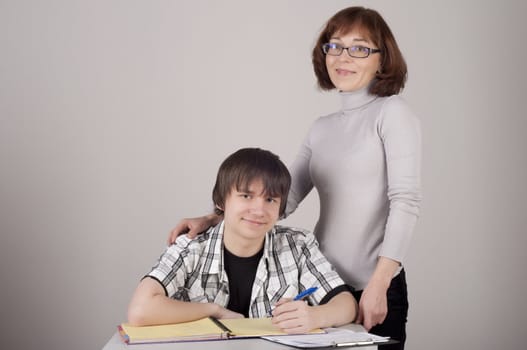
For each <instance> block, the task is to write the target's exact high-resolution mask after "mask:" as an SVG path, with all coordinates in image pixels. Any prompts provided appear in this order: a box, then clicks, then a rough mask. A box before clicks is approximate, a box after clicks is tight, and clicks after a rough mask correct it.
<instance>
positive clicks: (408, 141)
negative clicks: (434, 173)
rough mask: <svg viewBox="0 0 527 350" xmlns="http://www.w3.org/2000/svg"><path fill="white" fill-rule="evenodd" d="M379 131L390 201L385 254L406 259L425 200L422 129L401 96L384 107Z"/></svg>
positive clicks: (397, 258)
mask: <svg viewBox="0 0 527 350" xmlns="http://www.w3.org/2000/svg"><path fill="white" fill-rule="evenodd" d="M378 132H379V135H380V137H381V139H382V142H383V145H384V151H385V156H386V169H387V181H388V190H387V195H388V200H389V202H390V207H389V214H388V219H387V222H386V228H385V234H384V241H383V244H382V248H381V251H380V254H379V255H381V256H385V257H388V258H390V259H393V260H396V261H399V262H402V261H403V259H404V257H405V255H406V252H407V250H408V247H409V245H410V241H411V237H412V234H413V231H414V227H415V224H416V222H417V218H418V216H419V209H420V202H421V129H420V123H419V120H418V119H417V118H416V116H415V115H414V114H413V113H412V112H411V111H410V109H409V108H408V106H407V105H406V103H405V102H404V101H403V100H402V99H401V98H400V97H399V96H392V97H391V98H389V99H388V100H387V102H386V104H385V105H384V106H383V109H382V112H381V115H380V120H379V124H378Z"/></svg>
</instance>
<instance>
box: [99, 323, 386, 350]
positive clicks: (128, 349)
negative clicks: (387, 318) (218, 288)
mask: <svg viewBox="0 0 527 350" xmlns="http://www.w3.org/2000/svg"><path fill="white" fill-rule="evenodd" d="M342 328H349V329H352V330H354V331H364V328H363V327H362V326H361V325H357V324H353V323H352V324H349V325H346V326H342ZM169 349H170V350H193V349H196V350H212V349H214V350H248V349H250V350H283V349H294V348H291V347H288V346H285V345H280V344H276V343H272V342H270V341H267V340H263V339H259V338H250V339H229V340H217V341H199V342H182V343H162V344H134V345H126V344H125V343H124V342H123V341H122V340H121V337H120V336H119V333H118V332H115V333H114V335H113V336H112V338H110V340H109V341H108V343H106V345H105V346H104V347H103V348H102V350H169ZM359 349H361V350H376V349H377V346H364V347H360V348H359Z"/></svg>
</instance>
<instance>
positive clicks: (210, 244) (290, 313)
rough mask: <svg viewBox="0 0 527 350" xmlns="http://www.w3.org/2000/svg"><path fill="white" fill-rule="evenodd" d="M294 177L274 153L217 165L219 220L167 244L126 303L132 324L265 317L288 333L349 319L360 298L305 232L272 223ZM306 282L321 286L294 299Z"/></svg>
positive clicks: (241, 155)
mask: <svg viewBox="0 0 527 350" xmlns="http://www.w3.org/2000/svg"><path fill="white" fill-rule="evenodd" d="M290 183H291V177H290V175H289V172H288V170H287V168H286V167H285V165H284V164H283V163H282V162H281V161H280V159H279V158H278V157H277V156H276V155H274V154H273V153H271V152H269V151H265V150H261V149H258V148H246V149H241V150H239V151H237V152H235V153H233V154H232V155H230V156H229V157H228V158H227V159H226V160H225V161H224V162H223V163H222V165H221V166H220V169H219V170H218V175H217V178H216V184H215V186H214V190H213V201H214V205H215V207H216V210H217V211H218V213H223V216H224V219H223V221H222V222H220V223H219V224H218V225H217V226H214V227H211V228H209V229H208V230H207V231H206V232H204V233H203V234H201V235H199V236H198V237H197V238H195V239H192V240H191V239H189V238H188V237H186V236H185V235H181V236H180V237H178V239H177V240H176V242H175V243H174V244H173V245H171V246H170V247H168V248H167V250H166V251H165V252H164V254H163V255H162V256H161V257H160V258H159V261H158V263H157V265H156V266H155V267H154V268H153V269H152V271H151V272H150V273H149V274H148V275H147V276H145V278H143V279H142V281H141V282H140V284H139V286H138V287H137V289H136V291H135V293H134V295H133V297H132V301H131V303H130V306H129V308H128V321H129V323H131V324H133V325H139V326H140V325H155V324H167V323H178V322H186V321H192V320H197V319H200V318H203V317H208V316H213V317H216V318H236V317H244V316H245V317H266V316H267V315H270V314H271V313H272V316H273V322H274V323H275V324H276V325H277V326H278V327H280V328H281V329H282V330H284V331H285V332H288V333H300V332H306V331H309V330H311V329H314V328H319V327H330V326H339V325H342V324H346V323H349V322H352V321H353V320H354V319H355V317H356V313H357V304H356V301H355V299H354V297H353V296H352V294H351V293H350V287H348V286H347V285H345V283H344V282H343V281H342V279H341V278H340V277H339V276H338V274H337V273H336V271H335V270H334V269H333V267H332V266H331V265H330V263H329V262H328V261H327V260H326V258H325V257H324V256H323V255H322V253H321V252H320V251H319V249H318V243H317V242H316V240H315V237H314V236H313V235H312V234H311V233H309V232H306V231H301V230H298V229H293V228H288V227H284V226H277V225H275V224H276V221H277V220H278V218H279V217H280V215H282V214H283V212H284V210H285V206H286V202H287V194H288V191H289V186H290ZM310 287H318V289H317V290H316V291H315V292H314V293H313V294H311V295H310V296H309V297H307V298H306V299H305V300H307V302H308V303H306V302H305V301H303V300H298V301H293V300H292V298H293V297H294V296H296V295H297V294H298V293H300V292H302V291H305V290H306V289H308V288H310Z"/></svg>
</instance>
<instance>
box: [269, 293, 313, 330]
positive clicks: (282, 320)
mask: <svg viewBox="0 0 527 350" xmlns="http://www.w3.org/2000/svg"><path fill="white" fill-rule="evenodd" d="M272 315H273V320H272V322H273V324H275V325H276V326H277V327H278V328H280V329H281V330H282V331H284V332H286V333H291V334H293V333H307V332H309V331H310V330H312V329H315V328H318V326H317V324H318V323H317V319H316V318H317V312H316V310H315V308H313V307H311V306H309V305H308V304H307V303H306V302H305V301H302V300H297V301H292V299H290V298H284V299H280V300H279V301H278V303H276V306H275V308H274V310H273V312H272Z"/></svg>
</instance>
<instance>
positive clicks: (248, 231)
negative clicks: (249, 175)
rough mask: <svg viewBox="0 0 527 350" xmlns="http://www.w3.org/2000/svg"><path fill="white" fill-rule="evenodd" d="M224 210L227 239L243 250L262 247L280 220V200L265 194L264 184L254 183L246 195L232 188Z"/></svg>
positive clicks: (256, 181) (250, 185)
mask: <svg viewBox="0 0 527 350" xmlns="http://www.w3.org/2000/svg"><path fill="white" fill-rule="evenodd" d="M223 209H224V220H225V239H226V240H227V239H228V241H230V242H235V243H236V244H241V245H244V246H250V245H252V244H254V245H259V246H260V245H261V244H262V242H263V239H264V237H265V234H266V233H267V232H268V231H269V230H271V228H272V227H273V226H274V224H275V223H276V221H277V220H278V216H279V211H280V197H270V196H268V195H266V194H265V193H263V184H262V181H261V180H255V181H253V182H251V183H250V184H249V188H248V189H247V191H241V192H238V191H237V190H236V188H235V187H233V188H232V189H231V192H230V193H229V195H228V196H227V198H226V199H225V208H223ZM226 242H227V241H226ZM227 248H229V247H227Z"/></svg>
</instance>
